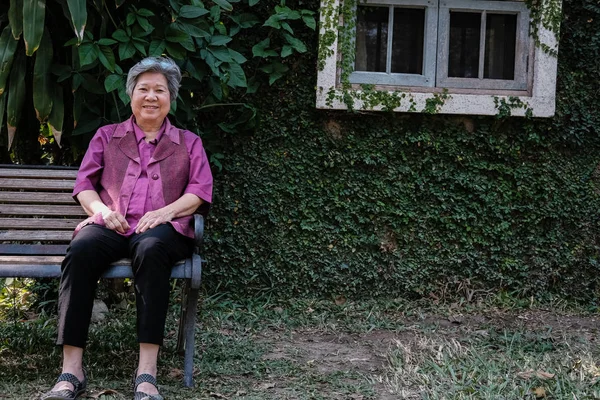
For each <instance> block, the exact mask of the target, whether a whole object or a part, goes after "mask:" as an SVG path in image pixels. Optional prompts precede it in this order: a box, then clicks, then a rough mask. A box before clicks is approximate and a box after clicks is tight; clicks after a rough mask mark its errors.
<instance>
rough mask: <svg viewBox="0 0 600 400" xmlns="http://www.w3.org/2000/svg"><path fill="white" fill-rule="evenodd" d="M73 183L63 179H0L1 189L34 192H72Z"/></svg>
mask: <svg viewBox="0 0 600 400" xmlns="http://www.w3.org/2000/svg"><path fill="white" fill-rule="evenodd" d="M73 185H74V183H73V181H72V180H64V179H48V178H47V177H44V178H43V179H42V178H41V177H38V179H13V178H0V188H1V189H35V190H64V191H72V190H73Z"/></svg>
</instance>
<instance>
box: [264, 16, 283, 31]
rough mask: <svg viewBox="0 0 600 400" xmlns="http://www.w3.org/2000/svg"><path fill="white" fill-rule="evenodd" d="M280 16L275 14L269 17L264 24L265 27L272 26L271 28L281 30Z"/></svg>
mask: <svg viewBox="0 0 600 400" xmlns="http://www.w3.org/2000/svg"><path fill="white" fill-rule="evenodd" d="M279 21H280V18H279V15H277V14H274V15H271V16H270V17H269V19H267V20H266V21H265V23H264V24H263V26H270V27H271V28H275V29H281V23H280V22H279Z"/></svg>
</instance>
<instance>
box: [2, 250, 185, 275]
mask: <svg viewBox="0 0 600 400" xmlns="http://www.w3.org/2000/svg"><path fill="white" fill-rule="evenodd" d="M63 259H64V257H63V256H0V276H2V277H13V278H58V277H60V264H61V263H62V260H63ZM102 277H103V278H133V273H132V272H131V260H129V259H123V260H119V261H117V262H115V263H113V264H111V268H110V269H109V270H107V271H106V272H105V273H104V274H103V275H102ZM171 278H177V279H189V278H191V265H190V263H189V261H188V260H182V261H178V262H177V263H176V264H175V265H174V266H173V268H172V269H171Z"/></svg>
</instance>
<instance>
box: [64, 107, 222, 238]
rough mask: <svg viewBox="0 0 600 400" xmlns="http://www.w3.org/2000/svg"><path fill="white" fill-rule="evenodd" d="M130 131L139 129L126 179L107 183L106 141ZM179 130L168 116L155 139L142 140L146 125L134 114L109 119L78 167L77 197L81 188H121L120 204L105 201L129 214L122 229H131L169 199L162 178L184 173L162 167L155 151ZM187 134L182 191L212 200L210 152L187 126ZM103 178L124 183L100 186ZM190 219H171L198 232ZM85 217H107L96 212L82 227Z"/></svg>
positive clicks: (188, 230) (94, 219)
mask: <svg viewBox="0 0 600 400" xmlns="http://www.w3.org/2000/svg"><path fill="white" fill-rule="evenodd" d="M130 134H134V135H135V142H136V143H137V149H135V153H133V155H132V156H131V157H132V159H131V161H130V162H129V164H128V165H127V166H126V171H125V173H124V178H123V181H122V182H108V183H107V182H106V180H105V179H104V180H103V179H102V173H103V171H104V169H105V168H107V167H109V168H110V166H106V165H105V164H104V160H105V154H104V152H105V150H106V148H107V147H108V146H107V144H108V142H109V141H110V140H119V139H120V138H121V137H123V136H125V135H130ZM179 134H180V129H178V128H175V127H173V126H172V125H171V124H170V122H169V121H168V119H165V122H164V123H163V126H162V127H161V129H160V131H159V133H158V135H157V137H156V139H155V140H152V141H151V142H150V143H148V142H146V141H145V140H144V138H145V135H144V133H143V132H142V130H141V129H140V128H139V127H138V126H137V125H136V124H135V119H134V117H133V116H132V117H131V118H130V119H129V120H128V121H125V122H123V123H121V124H118V125H116V126H115V125H111V126H107V127H103V128H100V129H99V130H98V132H97V133H96V134H95V135H94V137H93V138H92V140H91V142H90V145H89V147H88V150H87V152H86V154H85V156H84V158H83V161H82V163H81V167H80V168H79V172H78V174H77V180H76V182H75V188H74V189H73V197H75V199H76V196H77V195H78V194H79V193H80V192H82V191H83V190H95V191H97V192H101V191H102V192H106V190H102V189H108V190H110V189H112V190H113V191H114V190H118V191H119V193H120V196H119V201H121V200H123V199H125V201H124V202H123V203H121V202H120V203H118V205H112V206H111V205H109V204H107V205H109V207H110V208H111V209H113V210H115V209H117V210H118V211H119V212H121V213H122V214H123V215H124V216H125V219H126V220H127V222H128V223H129V226H130V228H129V230H128V231H127V232H125V233H124V235H125V236H130V235H132V234H133V233H134V232H135V228H136V226H137V224H138V222H139V220H140V218H141V217H142V216H143V215H144V214H145V213H146V212H148V211H152V210H155V209H157V208H160V206H162V205H163V204H164V203H165V201H164V198H165V197H166V196H165V194H164V193H163V191H162V188H163V185H162V183H163V182H162V181H161V180H162V179H181V177H180V176H179V175H177V172H178V171H168V169H167V171H166V172H165V171H164V170H161V169H160V165H159V164H160V163H159V162H158V161H157V160H155V159H154V158H153V157H152V156H153V154H154V151H155V149H156V147H157V146H158V144H159V143H160V141H162V140H173V141H174V142H175V141H178V139H177V138H178V137H179ZM183 138H184V144H185V148H186V149H187V155H188V157H189V174H188V177H187V179H186V181H187V182H186V184H185V190H184V191H183V193H181V195H183V194H185V193H191V194H194V195H196V196H198V197H199V198H201V199H202V200H204V201H205V202H208V203H210V202H212V174H211V171H210V165H209V162H208V159H207V157H206V153H205V151H204V148H203V147H202V141H201V140H200V138H199V137H198V136H197V135H195V134H193V133H192V132H189V131H183ZM135 156H137V157H135ZM113 168H114V167H113ZM167 174H171V176H164V175H167ZM101 180H103V181H104V186H107V185H113V186H116V185H120V186H119V187H118V188H115V187H113V188H102V184H101V183H100V182H101ZM152 181H154V182H152ZM153 204H154V206H153ZM157 205H158V206H157ZM164 205H166V204H164ZM191 221H192V217H191V216H186V217H180V218H175V219H173V220H172V221H171V222H170V223H171V225H173V227H174V228H175V229H176V230H177V231H178V232H179V233H181V234H183V235H185V236H188V237H194V230H193V226H192V222H191ZM87 223H98V224H102V223H103V220H102V218H101V216H97V215H96V216H92V217H90V218H88V219H87V220H86V221H84V223H82V224H80V225H81V226H79V227H78V228H79V229H81V227H83V226H85V225H86V224H87ZM77 231H78V230H76V232H77ZM76 232H75V233H76Z"/></svg>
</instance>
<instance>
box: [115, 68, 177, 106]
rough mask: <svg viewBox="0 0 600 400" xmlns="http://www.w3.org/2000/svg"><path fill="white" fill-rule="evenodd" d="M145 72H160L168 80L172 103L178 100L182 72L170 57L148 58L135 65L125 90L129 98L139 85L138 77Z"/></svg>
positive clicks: (130, 72)
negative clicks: (137, 84)
mask: <svg viewBox="0 0 600 400" xmlns="http://www.w3.org/2000/svg"><path fill="white" fill-rule="evenodd" d="M145 72H159V73H161V74H163V76H164V77H165V78H166V79H167V88H168V89H169V94H170V95H171V101H175V99H177V93H178V92H179V87H180V86H181V85H180V82H181V70H180V69H179V67H178V66H177V64H175V61H173V60H171V59H170V58H168V57H146V58H144V59H143V60H142V61H140V62H138V63H137V64H135V65H134V66H133V67H131V69H130V70H129V73H128V74H127V84H126V86H125V89H126V91H127V95H128V96H129V98H131V96H132V95H133V89H135V84H136V83H137V79H138V77H139V76H140V75H141V74H143V73H145Z"/></svg>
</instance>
